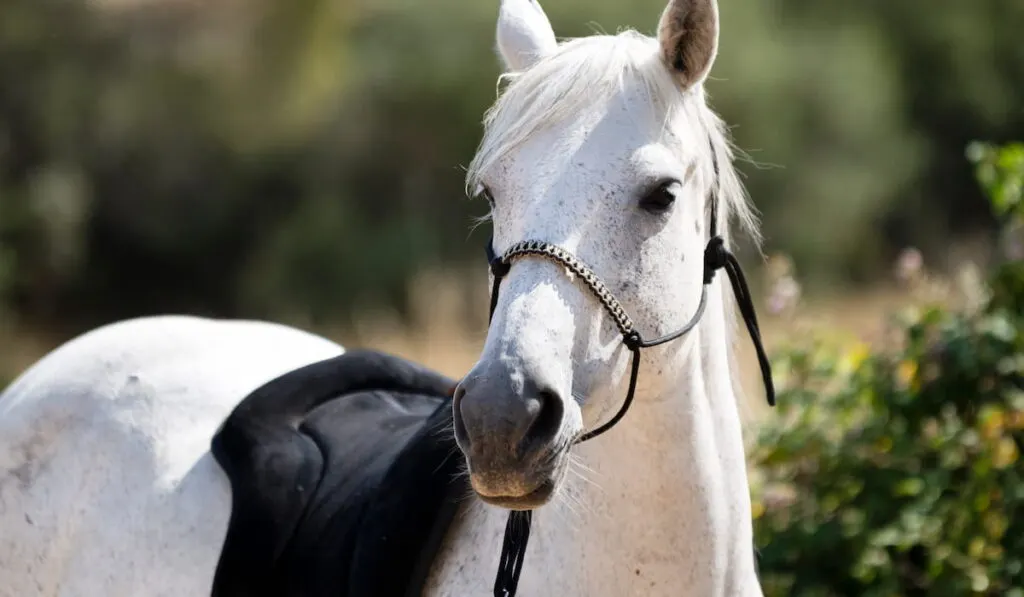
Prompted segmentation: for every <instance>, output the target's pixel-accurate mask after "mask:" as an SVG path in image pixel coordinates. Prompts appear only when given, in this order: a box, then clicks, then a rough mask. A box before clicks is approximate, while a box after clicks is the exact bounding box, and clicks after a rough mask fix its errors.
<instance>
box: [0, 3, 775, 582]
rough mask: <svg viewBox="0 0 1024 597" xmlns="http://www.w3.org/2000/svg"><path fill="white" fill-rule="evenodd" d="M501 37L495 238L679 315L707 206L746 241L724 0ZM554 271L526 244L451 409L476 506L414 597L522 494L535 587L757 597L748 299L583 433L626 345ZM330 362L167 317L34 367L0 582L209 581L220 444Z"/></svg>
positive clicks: (7, 409)
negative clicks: (726, 113)
mask: <svg viewBox="0 0 1024 597" xmlns="http://www.w3.org/2000/svg"><path fill="white" fill-rule="evenodd" d="M497 37H498V46H499V51H500V53H501V56H502V58H503V59H504V61H505V64H506V67H507V71H508V72H507V73H506V74H507V76H508V78H509V80H510V83H509V85H508V86H507V88H506V89H505V91H504V92H503V95H502V96H501V97H500V98H499V100H498V102H497V103H496V104H495V106H494V107H493V108H492V110H491V111H490V112H489V114H488V117H487V119H486V131H485V135H484V139H483V141H482V143H481V147H480V149H479V151H478V152H477V155H476V158H475V159H474V162H473V164H471V167H470V175H469V181H470V184H471V185H472V186H474V187H475V188H478V189H481V194H485V195H486V196H487V197H488V199H489V200H490V201H491V203H492V220H493V224H494V243H493V245H494V247H495V248H496V249H498V250H499V254H500V252H501V251H504V250H506V249H507V248H509V247H514V246H515V244H516V243H518V242H522V241H524V240H538V241H541V242H543V243H546V244H548V245H556V246H558V247H563V248H565V250H566V251H568V253H570V254H572V255H574V256H578V257H579V259H580V260H582V261H583V262H585V263H587V264H589V266H590V268H591V270H592V271H596V272H598V273H599V274H600V276H601V278H602V279H603V280H604V282H605V284H606V286H607V288H609V289H610V290H611V292H612V293H613V294H615V295H616V296H617V297H618V298H619V299H620V301H621V304H622V306H623V308H624V309H626V310H627V311H628V312H629V313H630V314H632V315H633V316H634V317H636V320H635V321H636V323H637V325H638V326H639V327H640V328H642V329H643V330H644V332H643V333H644V336H645V337H658V336H660V335H663V334H666V333H669V332H671V331H672V330H674V329H678V328H679V326H680V325H681V324H682V323H683V322H685V321H687V320H688V319H689V318H690V317H691V316H693V314H694V313H695V312H696V313H700V311H699V310H698V302H699V301H698V298H699V297H700V296H701V290H700V289H701V288H705V286H702V278H703V277H704V275H705V267H706V264H705V263H704V258H705V257H706V255H703V252H704V247H705V246H706V245H708V246H709V245H710V238H711V237H713V236H715V235H716V234H718V233H719V232H718V230H717V228H718V226H719V224H718V221H719V220H720V221H721V222H722V223H724V225H725V230H724V232H723V233H722V236H723V237H725V241H726V242H727V241H728V223H729V222H730V221H731V220H734V219H736V220H739V221H740V223H741V224H745V225H746V227H747V228H748V230H749V231H750V232H753V233H755V235H756V230H755V228H754V226H753V217H752V214H751V211H750V208H749V206H747V205H746V202H745V197H744V196H743V191H742V187H741V185H740V183H739V181H738V177H737V174H736V172H735V170H734V168H733V165H732V163H731V157H732V154H731V149H730V147H729V144H728V141H727V136H726V133H725V127H724V124H723V123H721V121H720V120H718V119H717V117H716V116H715V115H714V114H713V113H712V112H711V111H710V109H709V108H707V106H706V103H705V98H704V93H703V87H702V85H703V81H704V79H705V77H706V76H707V74H708V72H709V71H710V69H711V65H712V63H713V61H714V57H715V54H716V51H717V41H718V14H717V6H716V3H715V1H714V0H671V1H670V2H669V5H668V7H667V8H666V10H665V12H664V13H663V15H662V18H661V21H660V23H659V27H658V35H657V37H656V38H649V37H644V36H640V35H638V34H635V33H632V32H625V33H622V34H619V35H614V36H592V37H588V38H582V39H577V40H572V41H568V42H565V43H563V44H558V43H556V42H555V38H554V34H553V32H552V31H551V27H550V25H549V24H548V21H547V18H546V17H545V16H544V14H543V11H542V10H541V9H540V7H539V5H537V3H536V2H535V0H502V8H501V12H500V16H499V23H498V36H497ZM709 211H710V212H711V213H714V214H717V215H716V216H715V217H712V218H711V219H710V224H709V218H708V213H709ZM563 265H564V264H563ZM566 271H567V270H566V268H565V267H562V266H561V265H560V264H559V263H552V261H551V260H545V259H544V258H533V257H525V258H522V259H521V260H519V261H517V262H516V265H515V267H512V268H511V269H510V270H508V271H507V272H505V273H506V274H507V275H506V276H505V277H504V279H503V280H499V281H500V294H499V295H497V296H495V297H494V303H493V307H492V311H493V319H492V322H491V325H490V328H489V330H488V335H487V340H486V342H485V344H484V348H483V351H482V353H481V356H480V359H479V361H478V362H477V364H476V365H475V366H474V367H473V369H472V370H471V371H470V372H469V373H468V374H467V375H466V376H465V378H463V380H462V381H461V382H460V384H459V388H458V390H457V391H455V392H454V395H452V396H451V399H452V404H453V408H452V415H453V425H454V439H455V441H456V442H457V444H458V447H459V448H460V449H461V452H462V454H463V455H464V456H465V462H466V466H467V473H468V478H469V482H470V485H471V486H472V489H473V494H472V495H471V496H470V497H469V499H467V500H466V502H465V504H464V506H463V507H462V512H461V513H460V514H459V515H458V516H457V517H456V521H455V523H454V524H452V525H451V526H450V527H449V529H448V533H447V536H446V538H445V541H444V544H443V546H442V548H441V549H440V552H439V553H438V554H437V557H436V558H435V559H434V562H433V566H432V568H431V570H430V574H429V577H428V579H427V582H426V586H425V587H424V590H423V594H424V595H425V597H467V596H471V595H485V594H489V593H490V592H491V587H492V585H493V582H494V575H495V572H496V570H497V569H498V563H499V554H500V553H501V549H502V540H503V533H504V527H505V517H506V516H507V514H508V508H514V509H522V508H527V509H534V510H535V512H536V515H535V518H534V523H533V532H532V538H531V540H530V543H529V546H528V549H527V552H526V560H525V568H524V571H523V576H522V579H521V583H520V589H521V590H520V594H521V595H524V596H531V597H532V596H538V595H565V596H566V597H576V596H580V597H582V596H584V595H586V596H588V597H591V596H592V597H623V596H634V595H636V596H640V595H642V596H644V597H669V596H671V597H736V596H738V597H759V596H760V595H761V588H760V586H759V583H758V580H757V577H756V574H755V567H754V559H753V550H752V528H751V521H750V499H749V488H748V484H747V476H746V466H745V459H744V448H743V441H742V433H741V423H740V417H739V413H738V409H739V401H738V399H737V388H736V387H735V385H734V383H733V378H734V376H733V371H734V367H733V365H732V363H731V351H730V344H731V342H732V337H733V333H732V322H731V315H732V313H731V307H732V298H733V297H732V296H730V295H729V294H727V290H726V289H725V288H723V284H722V283H720V282H717V281H716V282H715V283H713V284H712V283H711V282H710V281H709V282H707V284H710V285H709V286H706V288H707V289H708V290H707V306H706V309H705V311H704V312H703V316H702V317H701V318H700V320H699V325H697V326H696V327H695V328H693V329H692V331H691V332H690V333H689V334H687V335H686V336H684V337H682V338H681V339H678V340H674V341H673V342H671V343H668V344H663V345H660V346H656V347H653V348H644V350H643V351H642V353H641V354H642V360H641V361H640V363H641V366H640V371H641V373H640V376H639V380H640V383H639V385H638V386H637V388H636V391H635V400H634V402H633V405H632V407H631V408H630V410H629V412H628V414H627V415H626V416H625V418H623V419H621V420H620V421H619V422H618V424H617V425H616V426H615V427H614V428H613V429H612V430H611V431H609V432H608V433H607V434H604V435H602V436H600V437H597V438H595V439H593V441H588V442H586V443H582V444H578V445H577V444H576V440H577V439H578V438H580V437H581V436H582V435H583V434H584V432H585V431H586V430H588V429H589V430H593V429H595V428H597V427H599V426H600V425H601V423H602V422H604V421H607V420H608V418H609V417H610V415H611V414H612V413H615V412H616V410H617V409H618V408H619V406H620V404H622V396H623V395H624V394H625V392H626V387H627V385H628V381H627V380H628V379H629V377H630V376H629V375H628V372H629V366H630V358H629V357H630V352H629V351H628V350H626V349H625V348H624V344H623V340H622V335H620V334H619V331H618V330H616V327H615V324H614V322H613V321H612V319H611V318H610V317H609V314H608V310H607V308H606V307H607V305H606V304H605V305H604V306H602V303H600V302H599V301H598V300H596V299H595V297H594V296H593V295H590V294H588V291H587V289H586V288H585V287H584V286H583V285H582V284H580V283H578V280H574V279H573V277H572V276H567V275H566ZM496 290H497V286H496ZM702 304H703V303H702ZM342 352H343V350H342V348H341V347H339V346H337V345H335V344H333V343H331V342H328V341H327V340H324V339H322V338H319V337H316V336H313V335H309V334H306V333H304V332H300V331H298V330H292V329H288V328H284V327H282V326H275V325H272V324H265V323H254V322H245V323H240V322H236V323H226V322H211V321H208V320H198V319H194V318H151V319H142V320H136V321H133V322H127V323H123V324H118V325H115V326H110V327H107V328H104V329H101V330H97V331H95V332H92V333H91V334H88V335H86V336H85V337H82V338H79V339H77V340H75V341H73V342H71V343H69V344H68V345H66V346H64V347H62V348H60V349H58V350H57V351H55V352H54V353H52V354H51V355H49V356H47V357H46V358H44V359H43V360H42V361H41V362H40V363H38V364H37V365H36V366H35V367H33V368H32V369H30V370H29V371H28V372H26V373H25V374H24V375H23V376H22V377H21V378H20V379H19V380H17V381H16V382H15V383H14V384H13V385H12V386H11V387H10V388H9V389H8V390H7V391H6V392H5V393H4V394H3V395H2V396H0V597H8V596H10V597H14V596H18V597H21V596H22V595H39V596H40V597H49V596H58V595H60V596H64V597H88V596H91V595H105V596H109V597H129V596H135V595H146V596H147V597H148V596H151V595H161V596H162V595H167V596H189V597H193V596H196V595H203V594H208V593H209V591H210V587H211V582H212V580H213V578H214V574H215V569H216V566H217V562H218V559H219V557H220V553H221V549H222V547H223V544H224V537H225V533H226V530H227V526H228V520H229V517H230V514H231V497H232V496H231V486H230V485H229V483H228V480H227V478H226V477H225V474H224V472H223V471H222V470H221V469H220V468H219V467H218V466H217V463H216V462H214V461H213V459H212V457H211V456H210V452H209V449H210V441H211V438H212V437H213V436H214V433H215V432H216V430H217V428H218V426H219V425H221V424H222V423H223V422H224V420H225V418H226V417H228V415H229V414H230V413H231V411H232V409H234V408H235V407H236V406H237V405H238V403H239V402H240V401H241V400H242V399H243V398H245V397H246V396H247V395H248V394H250V393H251V392H252V391H253V390H255V389H256V388H257V387H259V386H261V385H262V384H263V383H264V382H267V381H268V380H270V379H272V378H275V377H277V376H278V375H281V374H283V373H286V372H289V371H292V370H294V369H296V368H299V367H301V366H303V365H306V364H309V363H312V362H314V361H320V360H323V359H327V358H329V357H333V356H336V355H338V354H340V353H342ZM342 590H343V589H342V588H339V591H342Z"/></svg>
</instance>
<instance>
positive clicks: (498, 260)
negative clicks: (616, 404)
mask: <svg viewBox="0 0 1024 597" xmlns="http://www.w3.org/2000/svg"><path fill="white" fill-rule="evenodd" d="M715 171H716V174H717V171H718V163H717V156H716V158H715ZM717 199H718V197H717V196H716V195H715V194H713V196H712V198H711V202H710V203H711V208H710V211H711V213H710V216H709V232H710V239H709V240H708V244H707V246H706V247H705V249H704V280H703V284H702V285H701V291H700V303H699V304H698V305H697V310H696V311H695V312H694V314H693V317H691V318H690V320H689V321H688V322H686V324H685V325H683V326H682V327H681V328H679V329H678V330H676V331H674V332H672V333H670V334H666V335H664V336H661V337H659V338H655V339H653V340H645V339H644V338H643V336H642V335H641V334H640V332H639V331H638V330H637V329H636V326H635V325H634V323H633V320H632V319H630V317H629V315H628V314H627V313H626V311H625V309H624V308H623V307H622V305H621V304H620V303H619V301H618V300H617V299H616V298H615V296H614V295H613V294H612V293H611V291H609V290H608V288H607V286H605V285H604V283H603V282H602V281H601V279H600V278H599V277H598V276H597V274H595V273H594V271H593V270H591V269H590V268H589V267H588V266H587V265H586V264H584V263H583V262H581V261H580V260H579V259H577V258H576V257H575V256H574V255H573V254H572V253H570V252H569V251H566V250H565V249H563V248H561V247H558V246H556V245H552V244H550V243H546V242H543V241H535V240H527V241H521V242H518V243H516V244H514V245H512V246H511V247H509V248H508V249H506V250H505V252H504V253H502V254H501V255H500V256H499V255H498V254H497V253H495V251H494V246H493V239H492V240H491V241H490V242H488V243H487V247H486V250H487V261H488V263H490V267H491V273H492V274H493V275H494V284H493V286H492V288H491V308H490V315H489V317H490V318H493V317H494V310H495V308H496V307H497V305H498V290H499V289H500V286H501V280H502V278H504V277H505V276H506V275H508V272H509V270H510V269H511V267H512V262H513V261H514V260H515V259H516V258H518V257H523V256H528V255H535V256H539V257H543V258H546V259H549V260H552V261H555V262H556V263H558V264H560V265H562V266H564V267H566V268H567V269H568V270H569V271H571V272H572V273H573V274H574V275H575V276H576V278H578V279H579V280H581V281H583V283H584V284H585V285H586V286H587V287H588V288H589V289H590V291H591V292H592V293H593V294H594V296H595V297H596V298H597V300H598V301H600V303H601V304H602V305H603V306H604V308H605V310H606V311H607V312H608V314H609V315H610V316H611V318H612V319H613V320H614V322H615V325H616V327H618V329H619V332H620V333H621V334H622V343H623V344H624V345H625V347H626V348H627V349H629V351H630V352H631V353H632V362H631V365H630V374H629V386H628V389H627V390H626V399H625V400H624V401H623V402H622V406H621V407H620V408H619V410H618V412H616V413H615V416H613V417H612V418H611V419H610V420H609V421H608V422H607V423H604V424H603V425H601V426H600V427H597V428H596V429H592V430H590V431H588V432H586V433H584V434H583V435H581V436H580V437H579V438H578V439H577V440H576V443H581V442H585V441H587V440H589V439H593V438H595V437H597V436H599V435H601V434H602V433H604V432H606V431H608V430H609V429H611V428H612V427H614V426H615V424H616V423H618V422H619V421H620V420H622V417H624V416H625V415H626V412H627V411H628V410H629V407H630V405H631V404H632V403H633V395H634V394H635V392H636V382H637V377H638V375H639V373H640V349H642V348H650V347H652V346H658V345H660V344H665V343H666V342H671V341H672V340H676V339H678V338H681V337H682V336H684V335H686V334H687V333H689V332H690V331H692V330H693V328H695V327H696V326H697V324H698V323H699V322H700V318H701V316H702V315H703V314H704V309H705V307H706V306H707V294H708V286H710V285H711V283H712V282H713V281H714V279H715V273H716V272H717V271H718V270H720V269H725V271H726V273H727V274H728V276H729V281H730V282H731V283H732V288H733V293H734V294H735V295H736V301H737V304H738V306H739V309H740V314H741V315H742V316H743V322H744V323H745V324H746V326H747V331H748V332H749V333H750V339H751V341H752V342H753V344H754V349H755V351H756V352H757V360H758V363H759V364H760V366H761V378H762V380H763V381H764V387H765V393H766V396H767V398H768V404H769V405H770V406H775V386H774V383H773V382H772V372H771V366H770V364H769V362H768V357H767V355H766V354H765V350H764V346H763V345H762V343H761V329H760V327H759V326H758V323H757V314H756V312H755V310H754V303H753V299H752V297H751V296H750V290H749V288H748V286H747V281H746V279H745V278H744V276H743V270H742V269H741V268H740V263H739V261H738V260H737V259H736V257H735V256H734V255H733V254H732V252H730V251H729V249H728V248H727V247H726V246H725V241H724V240H723V239H722V237H721V236H719V235H718V203H717ZM532 517H533V514H532V511H530V510H526V511H512V512H510V513H509V517H508V522H507V523H506V524H505V539H504V543H503V545H502V549H501V561H500V563H499V565H498V574H497V578H496V579H495V581H494V596H495V597H514V596H515V594H516V590H517V588H518V586H519V576H520V574H521V573H522V570H523V558H524V556H525V555H526V544H527V542H528V541H529V538H530V523H531V521H532Z"/></svg>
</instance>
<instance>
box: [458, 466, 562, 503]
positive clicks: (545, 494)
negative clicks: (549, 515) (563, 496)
mask: <svg viewBox="0 0 1024 597" xmlns="http://www.w3.org/2000/svg"><path fill="white" fill-rule="evenodd" d="M567 472H568V466H564V465H562V466H555V467H553V468H552V470H551V471H550V472H549V473H547V474H545V475H543V480H541V481H540V482H539V483H537V484H536V485H534V486H533V489H531V490H529V491H527V492H525V493H518V492H517V493H516V494H515V495H510V494H509V493H506V492H500V491H491V490H488V489H487V488H486V486H485V485H484V484H482V483H479V482H478V477H476V475H472V474H471V475H470V479H471V485H472V486H473V491H474V493H476V495H477V497H479V498H480V500H481V501H483V502H484V503H486V504H489V505H491V506H497V507H499V508H504V509H506V510H535V509H537V508H540V507H541V506H544V505H545V504H547V503H549V502H550V501H551V500H552V498H554V497H555V495H556V494H557V493H558V490H559V488H560V487H561V486H562V482H563V481H564V480H565V477H566V473H567ZM531 476H532V475H531Z"/></svg>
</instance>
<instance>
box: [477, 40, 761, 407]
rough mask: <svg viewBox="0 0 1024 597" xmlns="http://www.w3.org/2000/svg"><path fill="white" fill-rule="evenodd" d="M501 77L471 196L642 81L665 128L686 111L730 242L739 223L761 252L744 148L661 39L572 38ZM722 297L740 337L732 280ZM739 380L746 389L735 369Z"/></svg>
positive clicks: (733, 367) (689, 134) (735, 380)
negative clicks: (688, 83)
mask: <svg viewBox="0 0 1024 597" xmlns="http://www.w3.org/2000/svg"><path fill="white" fill-rule="evenodd" d="M498 83H499V91H498V97H497V100H496V101H495V102H494V104H493V105H492V106H491V107H490V109H488V110H487V112H486V113H485V115H484V121H483V124H484V134H483V138H482V139H481V141H480V145H479V147H478V149H477V153H476V155H475V156H474V158H473V160H472V162H471V163H470V165H469V167H468V168H467V173H466V191H467V194H470V195H474V194H476V193H475V191H476V189H477V188H479V186H480V185H481V175H482V173H483V172H486V171H487V170H488V169H489V168H490V167H491V166H492V165H493V164H494V163H495V162H496V161H498V160H499V159H501V157H502V156H504V155H506V154H507V153H508V152H510V151H512V150H513V149H515V148H516V147H517V146H519V145H520V144H522V143H523V142H525V141H526V140H527V139H529V138H530V137H531V136H532V135H534V134H535V133H537V132H538V131H540V130H543V129H545V128H547V127H549V126H553V125H555V124H557V123H559V122H563V121H565V120H566V119H570V118H573V117H574V116H575V115H576V114H578V113H580V112H581V111H582V109H583V108H585V107H586V106H591V105H593V104H595V103H597V102H602V101H608V100H610V99H611V98H612V97H614V96H615V95H616V94H618V93H621V92H622V90H623V88H624V87H625V86H627V85H629V86H638V88H640V89H643V90H645V91H646V97H647V99H648V101H649V107H650V108H651V113H652V114H656V115H660V117H661V118H662V122H661V125H662V127H664V126H665V123H668V122H671V121H672V120H671V118H670V117H671V116H672V115H673V113H677V112H682V114H683V116H684V120H685V122H686V123H687V124H688V125H689V126H688V127H687V128H689V129H691V130H689V131H680V130H676V131H673V133H675V134H677V135H686V136H687V137H690V138H692V143H693V144H694V147H695V150H694V153H695V156H696V157H697V160H698V164H697V169H698V172H699V175H700V178H701V180H703V181H707V186H708V189H707V193H708V195H709V197H710V198H711V201H714V202H715V203H717V206H718V221H719V231H718V233H719V235H721V236H722V237H723V238H724V240H725V242H726V243H727V245H730V244H731V242H730V239H731V237H732V234H731V228H732V226H733V225H734V224H735V225H738V228H739V230H740V231H741V232H743V233H745V234H746V235H747V236H748V238H749V240H750V241H751V244H752V245H753V247H754V248H755V249H756V250H757V252H758V254H760V247H761V240H762V239H761V234H760V230H759V221H758V217H757V213H756V211H755V209H754V206H753V205H752V204H751V203H750V201H749V197H748V195H747V192H746V189H745V187H744V186H743V183H742V181H741V180H740V176H739V172H738V171H737V169H736V166H735V163H734V162H735V159H736V157H737V153H738V152H739V149H738V148H736V146H735V145H734V144H733V142H732V140H731V138H730V135H729V132H728V127H727V125H726V124H725V122H724V121H723V120H722V118H720V117H719V116H718V115H717V114H716V113H715V112H714V111H713V110H712V109H711V108H710V107H709V106H708V103H707V98H706V92H705V90H704V88H703V85H698V86H696V87H694V88H691V89H689V90H686V91H684V90H682V89H681V88H680V86H679V84H678V82H677V80H676V79H675V78H674V77H673V75H672V73H671V72H670V71H669V69H668V68H667V67H666V66H665V64H664V63H663V62H662V60H661V53H660V50H659V46H658V41H657V39H655V38H652V37H649V36H646V35H643V34H641V33H638V32H636V31H635V30H632V29H627V30H625V31H622V32H620V33H618V34H616V35H592V36H587V37H580V38H574V39H569V40H566V41H563V42H562V43H560V44H559V46H558V47H557V49H556V50H555V51H553V52H552V53H550V54H548V55H547V56H544V57H543V58H542V59H540V60H538V61H537V62H536V63H535V64H534V65H533V66H531V67H530V68H528V69H527V70H524V71H519V72H508V73H505V74H503V75H502V76H501V77H500V78H499V80H498ZM502 87H503V89H502ZM711 201H708V209H710V206H711ZM722 295H723V300H724V301H725V302H726V305H727V307H728V308H726V309H725V313H726V327H727V329H728V331H729V336H730V338H733V337H735V334H734V330H735V324H736V317H735V312H736V309H735V297H734V296H733V293H732V289H731V287H730V286H729V285H728V284H725V285H723V287H722ZM728 344H729V357H728V358H729V361H730V369H731V370H732V371H734V372H735V371H738V368H737V367H736V355H735V353H734V348H733V346H732V342H729V343H728ZM732 383H733V390H734V391H735V392H737V395H740V393H741V389H740V388H739V387H738V386H739V380H738V378H737V376H736V375H735V374H734V375H733V381H732Z"/></svg>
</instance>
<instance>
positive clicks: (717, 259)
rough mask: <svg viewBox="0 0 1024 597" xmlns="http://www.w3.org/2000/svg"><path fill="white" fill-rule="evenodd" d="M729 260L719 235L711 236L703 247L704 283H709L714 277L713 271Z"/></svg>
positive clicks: (723, 242) (723, 265)
mask: <svg viewBox="0 0 1024 597" xmlns="http://www.w3.org/2000/svg"><path fill="white" fill-rule="evenodd" d="M728 262H729V252H728V251H727V250H726V248H725V241H724V240H723V239H722V237H721V236H713V237H711V240H709V241H708V246H707V247H706V248H705V249H704V283H705V284H710V283H711V281H712V280H714V279H715V272H717V271H718V270H720V269H722V268H723V267H725V264H726V263H728Z"/></svg>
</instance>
